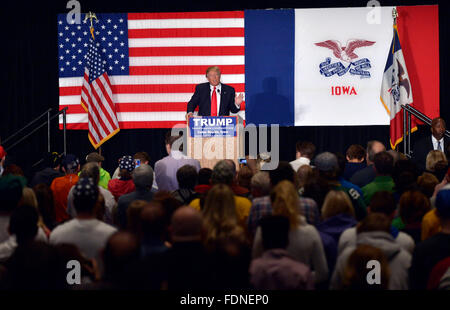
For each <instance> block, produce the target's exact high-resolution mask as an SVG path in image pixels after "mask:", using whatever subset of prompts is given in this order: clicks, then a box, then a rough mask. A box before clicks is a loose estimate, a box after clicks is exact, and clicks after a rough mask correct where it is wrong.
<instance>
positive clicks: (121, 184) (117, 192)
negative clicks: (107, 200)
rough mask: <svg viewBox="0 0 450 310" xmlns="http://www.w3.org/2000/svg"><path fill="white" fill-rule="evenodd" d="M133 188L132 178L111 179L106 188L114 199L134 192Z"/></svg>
mask: <svg viewBox="0 0 450 310" xmlns="http://www.w3.org/2000/svg"><path fill="white" fill-rule="evenodd" d="M135 189H136V188H135V186H134V182H133V179H129V180H121V179H112V180H110V181H109V182H108V190H109V191H110V192H111V194H113V196H114V198H115V199H116V201H117V200H119V197H120V196H123V195H125V194H128V193H131V192H134V191H135Z"/></svg>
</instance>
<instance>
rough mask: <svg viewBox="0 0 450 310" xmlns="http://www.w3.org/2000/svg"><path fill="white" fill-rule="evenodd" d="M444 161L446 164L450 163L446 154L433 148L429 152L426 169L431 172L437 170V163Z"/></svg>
mask: <svg viewBox="0 0 450 310" xmlns="http://www.w3.org/2000/svg"><path fill="white" fill-rule="evenodd" d="M439 162H442V164H443V165H444V166H446V165H447V164H448V162H447V158H446V157H445V154H444V153H443V152H441V151H438V150H432V151H430V152H429V153H428V155H427V159H426V169H427V170H428V171H431V172H435V171H436V164H437V163H439Z"/></svg>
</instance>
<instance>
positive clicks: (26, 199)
mask: <svg viewBox="0 0 450 310" xmlns="http://www.w3.org/2000/svg"><path fill="white" fill-rule="evenodd" d="M18 205H19V206H25V205H28V206H32V207H34V208H35V209H36V211H37V213H38V216H39V219H38V227H42V228H43V229H45V228H46V226H45V224H44V220H43V219H42V215H41V212H39V208H38V201H37V198H36V194H35V193H34V190H33V189H32V188H30V187H24V188H23V189H22V198H21V199H20V201H19V204H18Z"/></svg>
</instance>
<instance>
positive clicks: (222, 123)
mask: <svg viewBox="0 0 450 310" xmlns="http://www.w3.org/2000/svg"><path fill="white" fill-rule="evenodd" d="M186 131H187V141H186V142H187V156H189V157H190V158H194V159H197V160H199V161H200V165H201V167H202V168H211V169H212V168H213V167H214V165H215V164H216V163H217V162H218V161H220V160H222V159H231V160H233V161H234V162H235V164H236V167H239V158H244V136H243V133H244V131H243V121H242V118H241V117H240V116H238V115H236V116H192V117H190V118H189V119H188V121H187V130H186Z"/></svg>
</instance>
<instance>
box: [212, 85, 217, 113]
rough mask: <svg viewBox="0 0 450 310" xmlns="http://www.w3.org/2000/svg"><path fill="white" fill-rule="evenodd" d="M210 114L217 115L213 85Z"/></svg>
mask: <svg viewBox="0 0 450 310" xmlns="http://www.w3.org/2000/svg"><path fill="white" fill-rule="evenodd" d="M211 116H217V94H216V87H215V86H214V89H213V93H212V96H211Z"/></svg>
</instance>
